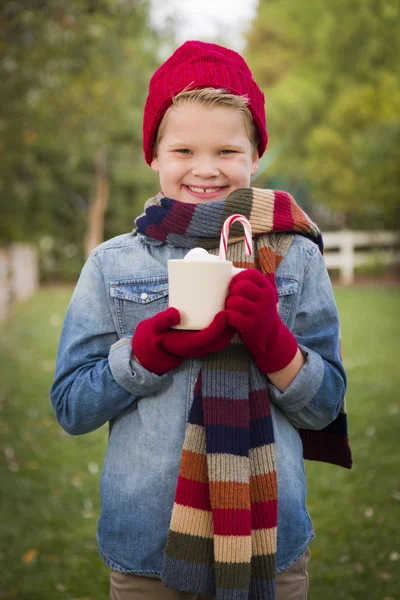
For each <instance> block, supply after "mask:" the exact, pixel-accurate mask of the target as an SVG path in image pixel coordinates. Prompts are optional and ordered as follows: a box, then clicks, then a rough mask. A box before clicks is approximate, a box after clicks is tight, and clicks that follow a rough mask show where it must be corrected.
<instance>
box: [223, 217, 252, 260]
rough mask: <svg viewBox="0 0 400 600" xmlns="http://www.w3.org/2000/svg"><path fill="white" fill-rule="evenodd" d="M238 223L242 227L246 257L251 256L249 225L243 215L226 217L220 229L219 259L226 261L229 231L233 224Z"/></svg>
mask: <svg viewBox="0 0 400 600" xmlns="http://www.w3.org/2000/svg"><path fill="white" fill-rule="evenodd" d="M236 221H239V222H240V223H241V224H242V225H243V227H244V241H245V245H246V248H245V251H246V255H247V256H251V255H252V254H253V238H252V236H251V225H250V221H249V220H248V219H246V217H244V216H243V215H232V216H231V217H228V218H227V219H226V221H225V223H224V225H223V227H222V231H221V240H220V243H219V259H220V260H226V250H227V248H228V236H229V229H230V228H231V226H232V225H233V223H235V222H236Z"/></svg>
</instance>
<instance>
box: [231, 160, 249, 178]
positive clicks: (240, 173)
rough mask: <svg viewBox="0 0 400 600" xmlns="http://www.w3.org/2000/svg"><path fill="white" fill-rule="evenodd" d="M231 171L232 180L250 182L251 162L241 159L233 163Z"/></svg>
mask: <svg viewBox="0 0 400 600" xmlns="http://www.w3.org/2000/svg"><path fill="white" fill-rule="evenodd" d="M229 170H230V175H231V179H233V180H239V181H246V182H247V181H250V177H251V161H250V160H247V159H246V158H241V159H240V160H238V161H235V164H233V163H232V165H231V168H230V169H229Z"/></svg>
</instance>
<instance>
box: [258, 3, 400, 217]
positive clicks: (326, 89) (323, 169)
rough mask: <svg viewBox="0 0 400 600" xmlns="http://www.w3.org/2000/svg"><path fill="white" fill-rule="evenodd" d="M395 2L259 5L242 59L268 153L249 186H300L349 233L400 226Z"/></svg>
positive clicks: (399, 53)
mask: <svg viewBox="0 0 400 600" xmlns="http://www.w3.org/2000/svg"><path fill="white" fill-rule="evenodd" d="M398 18H399V5H398V3H397V2H396V1H395V0H339V1H338V2H334V3H328V4H326V3H322V2H319V0H311V1H307V2H304V0H300V1H298V0H296V1H295V0H280V1H279V2H277V1H274V0H260V3H259V10H258V16H257V18H256V20H255V21H254V23H253V25H252V28H251V30H250V32H249V35H248V50H247V58H248V60H249V62H250V64H251V65H252V67H253V71H254V75H255V78H256V79H257V81H258V82H259V83H260V84H261V87H262V88H263V89H264V92H265V94H266V98H267V121H268V124H269V131H270V144H271V147H272V149H273V148H274V146H276V144H280V146H281V152H280V154H279V157H278V158H277V159H276V160H275V161H274V163H273V165H272V166H271V168H270V169H269V170H268V173H264V174H261V176H260V177H259V179H258V180H257V181H256V182H255V184H256V185H263V184H266V185H268V181H270V180H271V178H272V179H273V178H277V177H280V178H283V179H284V180H285V181H286V184H287V185H288V186H289V188H295V187H296V182H298V181H299V180H306V181H307V184H308V187H309V198H310V200H311V201H312V202H314V203H320V202H321V203H324V204H325V205H326V206H328V207H329V208H330V209H332V210H333V211H339V212H340V213H342V214H343V215H344V220H345V223H346V224H347V225H350V226H362V227H368V226H369V227H371V228H377V227H380V226H388V227H395V226H396V225H398V224H399V219H400V201H399V194H398V189H399V184H400V120H399V114H400V80H399V77H398V73H399V72H400V38H399V35H398Z"/></svg>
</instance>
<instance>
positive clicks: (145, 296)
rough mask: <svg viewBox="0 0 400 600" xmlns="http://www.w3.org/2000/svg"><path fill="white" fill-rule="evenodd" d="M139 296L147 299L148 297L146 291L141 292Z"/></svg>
mask: <svg viewBox="0 0 400 600" xmlns="http://www.w3.org/2000/svg"><path fill="white" fill-rule="evenodd" d="M140 297H141V299H142V300H147V298H148V297H149V295H148V294H146V292H143V294H140Z"/></svg>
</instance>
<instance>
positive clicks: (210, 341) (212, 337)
mask: <svg viewBox="0 0 400 600" xmlns="http://www.w3.org/2000/svg"><path fill="white" fill-rule="evenodd" d="M179 323H180V314H179V311H178V310H177V309H176V308H168V309H167V310H164V311H163V312H160V313H158V314H157V315H155V316H154V317H151V318H150V319H146V320H145V321H142V322H141V323H139V325H138V326H137V328H136V331H135V334H134V336H133V338H132V350H133V353H134V355H135V357H136V358H137V360H138V361H139V363H140V364H141V365H143V366H144V367H145V368H146V369H147V370H148V371H152V372H153V373H156V374H157V375H162V374H163V373H166V372H167V371H170V370H171V369H175V368H176V367H179V365H180V364H181V363H182V361H183V359H184V358H191V357H201V356H205V355H206V354H210V353H211V352H217V351H218V350H222V349H223V348H225V346H227V345H228V344H229V342H230V341H231V339H232V338H233V336H234V335H235V333H236V331H235V329H234V328H233V327H230V326H229V325H228V322H227V313H226V311H221V312H219V313H217V314H216V316H215V317H214V320H213V321H212V323H211V324H210V325H209V326H208V327H206V328H205V329H202V330H201V331H184V330H177V329H171V327H172V326H173V325H178V324H179Z"/></svg>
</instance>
